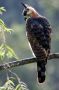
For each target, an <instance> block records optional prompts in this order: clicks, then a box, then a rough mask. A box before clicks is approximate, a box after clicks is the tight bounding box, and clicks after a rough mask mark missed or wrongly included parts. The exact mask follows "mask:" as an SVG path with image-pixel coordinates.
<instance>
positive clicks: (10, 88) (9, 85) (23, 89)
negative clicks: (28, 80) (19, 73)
mask: <svg viewBox="0 0 59 90" xmlns="http://www.w3.org/2000/svg"><path fill="white" fill-rule="evenodd" d="M0 90H29V89H28V88H27V86H26V84H25V83H24V82H21V81H20V83H19V84H17V85H16V86H15V83H14V82H13V81H12V80H11V79H9V80H7V81H6V83H5V84H4V85H3V86H2V87H0Z"/></svg>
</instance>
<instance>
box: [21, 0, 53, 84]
mask: <svg viewBox="0 0 59 90" xmlns="http://www.w3.org/2000/svg"><path fill="white" fill-rule="evenodd" d="M21 4H22V5H23V7H24V10H23V13H22V14H23V16H24V20H25V22H26V35H27V38H28V41H29V44H30V47H31V49H32V52H33V54H34V55H35V57H36V58H37V75H38V76H37V77H38V82H39V83H43V82H44V81H45V77H46V72H45V71H46V64H47V60H48V58H49V54H50V49H51V31H52V28H51V25H50V23H49V21H48V20H47V18H46V17H45V16H43V15H41V14H40V13H38V11H37V10H36V9H35V8H34V7H32V6H30V5H28V4H25V3H23V2H22V3H21Z"/></svg>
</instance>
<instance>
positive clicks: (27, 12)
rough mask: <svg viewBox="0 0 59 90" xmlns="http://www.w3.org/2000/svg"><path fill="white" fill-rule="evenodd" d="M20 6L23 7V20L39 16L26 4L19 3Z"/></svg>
mask: <svg viewBox="0 0 59 90" xmlns="http://www.w3.org/2000/svg"><path fill="white" fill-rule="evenodd" d="M21 4H22V5H23V6H24V10H23V15H24V19H25V20H26V19H28V18H29V17H34V18H35V17H38V16H39V14H38V13H37V11H36V10H35V9H34V8H33V7H31V6H29V5H27V4H24V3H21Z"/></svg>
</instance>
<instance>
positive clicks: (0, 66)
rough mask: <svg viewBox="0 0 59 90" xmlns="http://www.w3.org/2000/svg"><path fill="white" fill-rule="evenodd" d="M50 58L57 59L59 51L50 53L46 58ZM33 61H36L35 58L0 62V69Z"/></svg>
mask: <svg viewBox="0 0 59 90" xmlns="http://www.w3.org/2000/svg"><path fill="white" fill-rule="evenodd" d="M51 59H59V53H51V54H50V56H49V58H48V60H51ZM13 60H16V59H15V58H13ZM35 62H37V59H36V58H27V59H23V60H19V61H12V62H9V63H5V64H1V65H0V70H4V69H5V68H12V67H16V66H21V65H25V64H30V63H35Z"/></svg>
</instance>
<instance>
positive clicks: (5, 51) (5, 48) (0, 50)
mask: <svg viewBox="0 0 59 90" xmlns="http://www.w3.org/2000/svg"><path fill="white" fill-rule="evenodd" d="M5 11H6V10H5V8H4V7H0V14H2V13H3V12H5ZM12 31H13V30H12V29H9V28H7V26H6V25H5V23H4V21H3V20H2V19H0V34H2V44H1V45H0V60H4V58H6V57H7V58H13V57H14V58H16V59H18V57H17V55H16V54H15V52H14V50H13V49H12V48H11V47H10V46H9V45H7V43H6V36H5V33H6V32H9V33H11V32H12ZM10 72H11V70H10ZM11 73H12V74H14V75H15V76H16V78H17V80H18V84H17V85H15V83H14V82H13V80H11V79H10V78H9V76H8V77H7V81H6V82H5V84H4V85H3V86H0V90H29V89H28V88H27V86H26V84H25V83H24V82H22V81H20V79H19V77H18V76H17V75H16V74H15V73H13V72H11Z"/></svg>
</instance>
